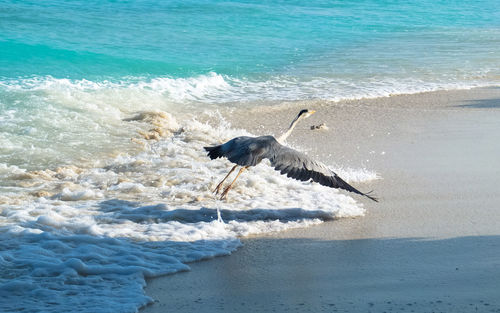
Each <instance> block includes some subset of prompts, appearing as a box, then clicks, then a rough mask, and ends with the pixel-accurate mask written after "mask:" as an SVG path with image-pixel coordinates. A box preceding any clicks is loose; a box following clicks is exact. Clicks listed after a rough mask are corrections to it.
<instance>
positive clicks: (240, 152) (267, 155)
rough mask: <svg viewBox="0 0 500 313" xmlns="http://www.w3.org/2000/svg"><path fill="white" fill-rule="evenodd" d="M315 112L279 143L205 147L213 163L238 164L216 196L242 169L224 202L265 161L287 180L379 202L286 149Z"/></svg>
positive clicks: (249, 140) (262, 139) (245, 141)
mask: <svg viewBox="0 0 500 313" xmlns="http://www.w3.org/2000/svg"><path fill="white" fill-rule="evenodd" d="M315 112H316V111H315V110H308V109H304V110H301V111H300V112H299V114H298V115H297V116H296V117H295V118H294V119H293V120H292V122H291V124H290V126H289V127H288V129H287V131H286V132H284V133H283V134H282V135H281V136H280V137H278V138H277V139H276V138H275V137H274V136H270V135H268V136H258V137H250V136H239V137H235V138H233V139H231V140H229V141H227V142H226V143H223V144H221V145H217V146H209V147H203V148H204V149H205V151H206V152H207V155H208V157H210V159H212V160H214V159H217V158H222V157H225V158H227V159H228V160H229V161H231V162H232V163H234V164H235V165H234V166H233V167H232V168H231V170H230V171H229V173H228V174H227V175H226V176H225V177H224V179H222V181H221V182H220V183H219V184H218V185H217V187H215V189H214V191H213V192H214V193H215V195H218V194H219V193H220V190H221V188H222V186H223V183H224V181H225V180H226V179H227V178H228V177H229V175H231V173H232V172H234V171H235V170H236V168H237V167H238V166H241V168H240V170H239V171H238V174H237V175H236V177H235V178H234V180H233V181H232V182H231V183H230V184H229V185H228V186H227V187H226V188H225V189H224V191H223V192H222V193H221V195H220V199H221V200H223V199H225V198H226V197H227V193H228V192H229V190H231V188H232V186H233V184H234V183H235V182H236V180H237V179H238V177H239V176H240V175H241V174H242V173H243V171H245V170H246V169H248V168H249V167H251V166H255V165H257V164H259V163H260V162H261V161H262V160H263V159H268V160H269V161H270V164H271V166H272V167H274V169H275V170H277V171H279V172H280V173H281V174H286V175H287V177H290V178H294V179H296V180H300V181H308V180H312V181H314V182H317V183H319V184H321V185H323V186H327V187H331V188H340V189H344V190H347V191H350V192H353V193H356V194H359V195H362V196H365V197H367V198H369V199H371V200H373V201H375V202H378V199H377V198H376V197H374V196H372V195H370V193H371V192H372V191H370V192H366V193H364V192H361V191H359V190H357V189H356V188H354V187H353V186H351V185H349V184H348V183H347V182H345V181H344V180H343V179H342V178H340V177H339V176H338V175H337V174H336V173H335V172H333V171H332V170H330V169H329V168H328V167H327V166H326V165H324V164H323V163H321V162H318V161H315V160H313V159H312V158H310V157H309V156H307V155H305V154H304V153H302V152H300V151H297V150H294V149H292V148H290V147H287V146H286V145H284V142H285V140H286V139H287V138H288V136H290V134H291V133H292V131H293V129H294V128H295V126H297V124H298V123H299V122H300V121H301V120H303V119H306V118H308V117H309V116H311V115H312V114H314V113H315Z"/></svg>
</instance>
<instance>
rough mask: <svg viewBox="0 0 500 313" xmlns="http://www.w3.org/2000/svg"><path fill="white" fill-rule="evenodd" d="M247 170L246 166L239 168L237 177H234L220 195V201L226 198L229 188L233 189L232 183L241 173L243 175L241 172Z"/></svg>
mask: <svg viewBox="0 0 500 313" xmlns="http://www.w3.org/2000/svg"><path fill="white" fill-rule="evenodd" d="M247 168H248V166H245V167H242V168H240V171H239V172H238V175H236V177H235V178H234V180H233V182H232V183H231V184H229V186H227V187H226V189H224V191H223V192H222V194H221V195H220V199H221V200H222V199H225V198H226V196H227V193H228V192H229V190H230V189H231V187H233V184H234V182H235V181H236V180H237V179H238V177H239V176H240V175H241V173H243V171H244V170H246V169H247Z"/></svg>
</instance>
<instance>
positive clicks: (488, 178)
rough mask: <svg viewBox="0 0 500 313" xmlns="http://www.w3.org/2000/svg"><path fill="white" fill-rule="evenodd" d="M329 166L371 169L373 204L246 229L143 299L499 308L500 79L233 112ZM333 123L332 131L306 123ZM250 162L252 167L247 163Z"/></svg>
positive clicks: (183, 306) (164, 307) (180, 305)
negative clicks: (303, 116)
mask: <svg viewBox="0 0 500 313" xmlns="http://www.w3.org/2000/svg"><path fill="white" fill-rule="evenodd" d="M302 106H305V107H308V108H311V109H316V110H317V111H318V113H317V114H316V115H314V116H313V117H311V118H310V119H308V120H307V122H305V123H304V124H302V125H301V126H300V127H298V129H297V130H296V131H295V132H294V134H293V135H292V138H290V140H289V141H290V143H291V144H292V145H294V146H296V147H301V149H303V150H305V151H308V153H309V155H311V156H314V157H316V158H318V159H320V160H322V161H324V162H325V163H327V164H329V165H337V166H339V167H352V168H368V169H370V170H376V171H377V172H378V173H379V174H380V175H381V176H382V177H383V179H382V180H377V181H373V182H372V183H371V184H370V185H359V184H358V185H356V186H357V187H359V188H360V189H362V190H370V189H375V192H376V194H377V195H378V196H379V197H380V198H381V202H380V203H379V204H376V203H374V202H371V201H369V200H367V199H363V198H362V197H357V196H353V197H355V198H356V199H357V200H358V201H361V202H363V203H364V205H365V208H366V209H367V214H366V216H365V217H362V218H356V219H341V220H337V221H333V222H328V223H324V224H322V225H319V226H315V227H310V228H306V229H295V230H290V231H287V232H282V233H276V234H271V235H267V236H260V237H253V238H242V241H243V243H244V246H243V247H242V248H240V249H239V250H238V251H237V252H235V253H234V254H233V255H232V256H229V257H221V258H216V259H213V260H209V261H203V262H198V263H193V264H190V266H191V271H189V272H185V273H180V274H175V275H171V276H165V277H161V278H156V279H153V280H150V281H149V282H148V286H147V288H146V293H147V294H148V295H150V296H152V297H153V298H155V299H158V301H157V303H155V304H153V305H150V306H148V307H146V308H144V309H143V310H142V311H141V312H167V311H168V312H289V311H297V312H320V311H326V312H336V311H338V312H384V311H387V312H389V311H398V312H402V311H405V312H412V311H413V312H433V311H434V312H500V204H499V203H500V186H499V185H500V178H499V177H500V89H499V88H488V89H474V90H469V91H453V92H433V93H424V94H417V95H407V96H406V95H405V96H394V97H390V98H380V99H373V100H359V101H347V102H342V103H319V102H318V103H312V102H308V103H290V104H289V105H285V106H281V107H280V108H270V107H261V108H259V109H257V110H252V111H248V112H247V111H242V110H240V111H237V112H236V111H235V114H233V115H232V116H228V119H230V120H231V121H232V123H233V126H235V127H242V128H246V129H249V130H251V131H252V132H253V133H256V134H267V133H275V134H278V133H279V132H280V131H281V130H282V129H283V128H285V127H286V126H287V124H288V123H289V120H290V119H291V118H292V117H293V116H294V115H295V114H296V112H297V111H298V110H297V109H298V108H301V107H302ZM323 122H324V123H326V125H327V126H328V127H329V130H327V131H321V130H317V131H311V130H310V126H311V125H318V124H321V123H323ZM247 174H248V175H251V172H250V173H247Z"/></svg>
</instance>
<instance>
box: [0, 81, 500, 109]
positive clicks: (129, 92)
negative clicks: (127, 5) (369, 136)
mask: <svg viewBox="0 0 500 313" xmlns="http://www.w3.org/2000/svg"><path fill="white" fill-rule="evenodd" d="M488 77H489V75H486V74H484V73H483V74H481V73H470V74H468V75H465V76H464V75H463V74H462V75H458V76H457V77H450V76H449V75H448V76H444V77H441V76H439V75H436V77H433V78H429V77H427V80H426V79H420V78H417V77H414V78H411V77H407V78H394V77H382V76H381V77H376V76H374V77H368V78H365V79H354V78H353V79H346V78H335V77H310V78H301V79H299V78H297V77H292V76H286V75H279V76H273V77H268V78H267V79H260V80H256V79H251V78H237V77H231V76H227V75H221V74H217V73H213V72H211V73H208V74H206V75H199V76H195V77H188V78H171V77H156V78H141V77H125V78H123V79H122V80H119V81H108V80H104V81H98V82H95V81H89V80H86V79H82V80H70V79H57V78H53V77H50V76H47V77H33V78H27V79H20V80H8V81H1V82H0V88H4V89H6V90H10V91H15V90H16V91H41V92H45V93H47V95H49V96H53V97H54V99H56V100H57V99H59V100H64V99H66V100H75V99H76V100H81V97H82V94H84V93H86V94H87V96H83V99H85V100H88V101H87V102H89V103H93V102H97V103H99V104H102V103H112V104H116V103H120V105H119V107H127V106H134V107H136V108H137V107H140V108H145V107H151V106H155V107H157V108H161V107H163V108H165V107H166V106H167V105H168V104H169V103H177V104H187V103H219V104H223V103H227V102H249V101H261V100H269V101H283V100H286V101H290V100H312V99H323V100H330V101H340V100H348V99H349V100H350V99H361V98H377V97H387V96H391V95H397V94H412V93H420V92H428V91H437V90H456V89H470V88H475V87H488V86H498V85H499V83H498V81H497V80H496V79H493V80H491V77H490V78H488ZM170 109H171V110H172V109H175V108H172V107H170Z"/></svg>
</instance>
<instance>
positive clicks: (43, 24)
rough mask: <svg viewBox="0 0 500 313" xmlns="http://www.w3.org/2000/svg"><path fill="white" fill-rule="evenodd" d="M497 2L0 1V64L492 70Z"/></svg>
mask: <svg viewBox="0 0 500 313" xmlns="http://www.w3.org/2000/svg"><path fill="white" fill-rule="evenodd" d="M498 4H499V3H498V1H473V2H463V1H376V0H372V1H307V2H304V1H266V2H261V3H254V2H250V1H239V2H227V1H1V10H0V51H1V59H0V62H1V63H0V76H2V77H6V78H12V77H16V78H17V77H26V76H33V75H38V76H46V75H51V76H53V77H56V78H71V79H91V80H100V79H122V78H123V77H128V76H134V77H157V76H168V77H174V78H175V77H192V76H196V75H202V74H207V73H209V72H215V73H218V74H221V75H228V76H230V77H233V78H240V79H243V78H248V79H255V80H258V79H269V78H270V77H273V76H275V75H289V76H292V77H294V78H297V79H299V80H300V79H310V78H317V77H327V78H339V79H343V78H346V77H347V78H350V77H355V78H356V79H366V78H367V77H370V76H373V75H380V76H381V77H383V76H384V75H398V76H401V77H405V76H406V77H410V76H411V75H412V73H414V72H415V71H417V72H416V73H415V74H414V75H415V77H416V78H421V77H419V76H418V75H430V76H432V74H434V75H436V77H439V76H442V77H445V76H453V75H456V76H455V77H450V78H449V79H450V80H451V79H452V78H456V79H459V78H461V77H460V74H461V75H462V76H464V77H466V76H467V75H470V76H472V73H469V71H474V73H475V74H477V75H487V76H488V75H491V76H492V77H491V78H498V77H494V75H498V72H495V70H496V68H497V67H498V57H499V50H500V49H499V47H500V43H499V27H500V14H499V13H498V12H499V10H498ZM492 71H493V73H492ZM311 97H314V95H311Z"/></svg>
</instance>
